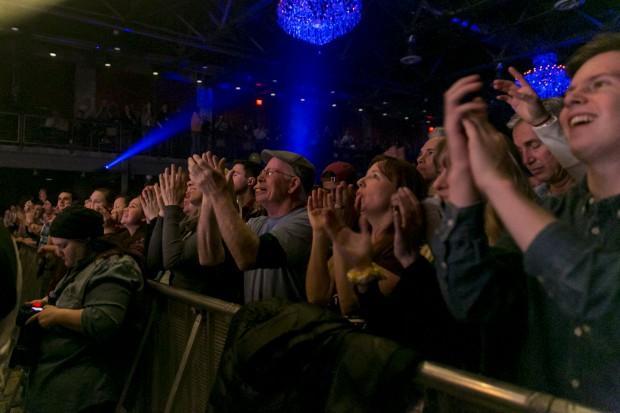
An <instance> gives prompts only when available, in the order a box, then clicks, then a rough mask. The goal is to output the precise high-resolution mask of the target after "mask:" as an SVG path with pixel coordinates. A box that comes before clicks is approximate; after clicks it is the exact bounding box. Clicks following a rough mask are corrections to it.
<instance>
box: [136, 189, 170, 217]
mask: <svg viewBox="0 0 620 413" xmlns="http://www.w3.org/2000/svg"><path fill="white" fill-rule="evenodd" d="M155 186H157V184H155V185H148V186H145V187H144V189H143V190H142V193H141V194H140V205H142V211H144V218H146V221H147V222H151V221H152V220H154V219H155V218H157V216H158V215H159V216H163V213H164V212H163V211H162V210H161V209H160V203H161V202H158V197H157V193H156V192H155Z"/></svg>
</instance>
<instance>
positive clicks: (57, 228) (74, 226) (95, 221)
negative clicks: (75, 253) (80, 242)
mask: <svg viewBox="0 0 620 413" xmlns="http://www.w3.org/2000/svg"><path fill="white" fill-rule="evenodd" d="M50 235H51V236H52V237H57V238H66V239H88V238H97V237H100V236H102V235H103V216H101V214H100V213H99V212H97V211H94V210H92V209H88V208H84V207H81V206H73V207H68V208H65V209H64V210H63V211H62V212H61V213H60V214H58V215H57V216H56V218H54V221H53V222H52V225H51V227H50Z"/></svg>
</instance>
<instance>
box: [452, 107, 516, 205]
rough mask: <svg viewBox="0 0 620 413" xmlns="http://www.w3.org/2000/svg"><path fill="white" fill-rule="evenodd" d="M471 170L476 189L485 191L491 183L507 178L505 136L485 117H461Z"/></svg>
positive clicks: (490, 187) (489, 188) (506, 143)
mask: <svg viewBox="0 0 620 413" xmlns="http://www.w3.org/2000/svg"><path fill="white" fill-rule="evenodd" d="M463 128H464V130H465V133H466V134H467V149H468V154H469V159H470V164H471V172H472V175H473V178H474V181H475V183H476V186H477V187H478V189H479V190H480V191H481V192H483V193H487V192H488V191H490V190H492V187H493V185H495V184H497V183H499V182H501V181H503V180H509V179H510V175H509V172H508V170H507V168H506V165H505V163H506V161H507V159H508V156H510V155H509V149H508V142H507V138H506V137H505V136H504V135H502V134H501V133H500V132H499V131H498V130H497V129H495V128H494V127H493V125H491V124H490V123H489V122H488V121H487V120H486V119H480V118H466V119H463Z"/></svg>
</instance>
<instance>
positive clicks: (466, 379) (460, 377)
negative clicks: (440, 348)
mask: <svg viewBox="0 0 620 413" xmlns="http://www.w3.org/2000/svg"><path fill="white" fill-rule="evenodd" d="M20 258H21V260H22V266H23V280H24V294H23V296H24V297H25V298H27V299H32V298H38V297H39V294H38V291H39V290H40V289H41V286H40V284H41V283H40V281H39V279H38V278H37V274H38V269H37V268H38V267H37V253H36V249H34V248H31V247H28V246H24V245H22V246H20ZM148 290H149V293H150V295H151V297H152V298H153V307H152V308H151V312H150V315H149V320H148V323H147V327H146V329H145V331H144V335H143V340H142V342H141V343H140V349H139V351H138V352H137V355H136V357H135V360H134V365H133V366H132V373H131V374H130V375H129V377H128V378H127V382H126V383H125V388H124V391H123V400H122V402H123V405H124V407H123V408H122V409H118V411H121V412H131V413H143V412H144V413H147V412H148V413H159V412H162V413H188V412H204V411H205V409H206V406H207V402H208V396H209V392H210V389H211V387H212V385H213V383H214V380H215V377H216V374H217V369H218V365H219V361H220V357H221V355H222V351H223V349H224V344H225V341H226V336H227V333H228V327H229V324H230V320H231V318H232V317H233V315H234V314H235V313H236V312H237V311H238V310H239V308H240V306H239V305H237V304H234V303H230V302H226V301H222V300H219V299H216V298H213V297H208V296H204V295H201V294H197V293H194V292H191V291H186V290H181V289H177V288H172V287H169V286H167V285H164V284H161V283H159V282H155V281H149V282H148ZM412 374H415V381H416V383H417V384H418V385H419V386H420V388H421V389H423V390H424V392H425V393H426V394H427V395H428V394H432V395H433V396H434V397H431V398H432V399H434V400H435V402H436V405H437V406H439V408H440V409H439V410H440V411H442V412H452V411H458V412H472V413H473V412H485V413H486V412H498V413H499V412H501V413H520V412H536V413H544V412H547V413H596V412H598V411H597V410H595V409H592V408H589V407H586V406H582V405H579V404H577V403H574V402H571V401H568V400H564V399H561V398H556V397H554V396H552V395H549V394H545V393H541V392H535V391H532V390H529V389H525V388H522V387H518V386H515V385H512V384H509V383H505V382H501V381H498V380H493V379H490V378H487V377H482V376H479V375H475V374H472V373H468V372H464V371H460V370H457V369H454V368H451V367H447V366H442V365H439V364H435V363H430V362H424V363H422V364H421V365H420V367H419V369H418V371H417V372H413V373H412ZM437 406H435V407H437ZM415 411H416V410H412V411H411V412H408V413H414V412H415ZM420 411H421V410H420Z"/></svg>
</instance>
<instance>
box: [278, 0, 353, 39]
mask: <svg viewBox="0 0 620 413" xmlns="http://www.w3.org/2000/svg"><path fill="white" fill-rule="evenodd" d="M361 19H362V0H280V2H279V3H278V24H279V25H280V27H282V29H283V30H284V31H285V32H286V33H288V34H289V35H291V36H293V37H294V38H296V39H300V40H303V41H305V42H308V43H312V44H316V45H319V46H321V45H324V44H326V43H329V42H331V41H332V40H334V39H336V38H338V37H340V36H344V35H345V34H347V33H349V32H350V31H351V30H353V29H354V28H355V26H357V24H358V23H359V22H360V20H361Z"/></svg>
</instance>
